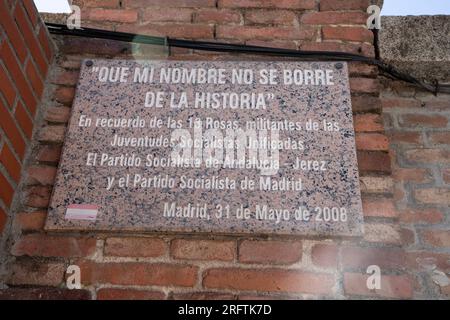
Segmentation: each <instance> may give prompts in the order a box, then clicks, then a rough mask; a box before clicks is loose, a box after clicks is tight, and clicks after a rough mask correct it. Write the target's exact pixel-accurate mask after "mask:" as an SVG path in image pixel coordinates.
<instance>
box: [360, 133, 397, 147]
mask: <svg viewBox="0 0 450 320" xmlns="http://www.w3.org/2000/svg"><path fill="white" fill-rule="evenodd" d="M355 142H356V149H357V150H369V151H388V150H389V140H388V138H387V137H386V136H385V135H384V134H380V133H357V134H356V137H355Z"/></svg>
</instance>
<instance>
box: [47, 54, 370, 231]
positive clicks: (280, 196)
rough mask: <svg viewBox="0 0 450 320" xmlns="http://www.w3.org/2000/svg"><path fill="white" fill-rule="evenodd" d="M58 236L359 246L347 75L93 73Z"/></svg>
mask: <svg viewBox="0 0 450 320" xmlns="http://www.w3.org/2000/svg"><path fill="white" fill-rule="evenodd" d="M119 68H122V69H119ZM145 68H147V69H145ZM117 70H121V72H122V82H114V80H115V75H116V73H115V71H117ZM143 70H147V71H149V78H148V79H147V81H144V83H140V82H139V78H135V77H134V76H135V74H141V72H143ZM151 70H153V74H152V73H151ZM168 74H170V75H171V78H170V81H169V82H170V83H166V82H167V81H166V78H165V77H164V75H168ZM183 74H184V78H183ZM205 74H206V78H205ZM244 74H246V75H247V76H248V77H249V78H247V80H248V81H244V79H246V78H245V76H243V77H242V78H240V75H244ZM269 74H272V81H270V83H267V81H268V75H269ZM294 74H295V75H296V81H295V82H293V83H291V82H290V81H289V79H293V75H294ZM151 75H153V77H152V76H151ZM178 75H181V76H182V77H181V78H180V79H181V80H179V81H178V78H177V76H178ZM109 76H110V77H109ZM119 76H120V74H119ZM117 79H120V77H119V78H117ZM142 79H143V78H141V81H142ZM161 80H162V81H161ZM193 81H194V82H195V83H187V82H193ZM205 82H206V83H205ZM158 92H162V93H161V94H160V95H161V97H162V98H161V99H160V106H159V107H157V106H155V105H154V104H153V105H152V104H151V102H152V99H151V97H153V96H155V97H157V96H158ZM184 97H185V98H186V100H183V98H184ZM208 97H209V98H208ZM208 99H209V100H208ZM155 101H156V100H155ZM118 119H119V120H118ZM116 120H118V121H116ZM314 127H316V128H314ZM189 138H191V139H192V140H189ZM118 141H120V143H121V144H122V145H121V146H118V145H117V142H118ZM244 141H245V143H247V145H244V144H240V143H242V142H244ZM189 142H194V143H196V144H195V145H194V147H192V148H191V146H190V145H189ZM213 142H214V143H215V144H212V143H213ZM123 144H125V145H123ZM160 144H162V145H160ZM249 145H251V147H252V148H253V149H248V148H246V146H247V147H248V146H249ZM138 159H139V160H140V161H138ZM176 159H178V162H176V161H175V160H176ZM237 160H246V161H244V162H238V161H237ZM251 160H254V162H251ZM183 161H184V162H183ZM264 165H266V166H268V167H264ZM108 184H110V187H108ZM46 229H47V230H99V231H138V232H146V231H149V232H152V231H154V232H183V233H198V232H210V233H218V234H255V235H258V234H260V235H274V234H279V235H307V236H316V235H317V236H360V235H361V234H362V232H363V215H362V208H361V196H360V189H359V178H358V167H357V161H356V151H355V140H354V129H353V119H352V108H351V98H350V89H349V81H348V70H347V65H346V63H336V62H267V61H265V62H243V61H240V62H237V61H234V62H229V61H228V62H223V61H222V62H217V61H199V62H184V61H131V60H90V61H84V62H83V66H82V70H81V73H80V79H79V83H78V86H77V92H76V97H75V101H74V105H73V107H72V115H71V120H70V123H69V127H68V130H67V135H66V139H65V143H64V148H63V155H62V159H61V162H60V166H59V169H58V174H57V178H56V182H55V187H54V191H53V195H52V199H51V204H50V208H49V212H48V218H47V222H46Z"/></svg>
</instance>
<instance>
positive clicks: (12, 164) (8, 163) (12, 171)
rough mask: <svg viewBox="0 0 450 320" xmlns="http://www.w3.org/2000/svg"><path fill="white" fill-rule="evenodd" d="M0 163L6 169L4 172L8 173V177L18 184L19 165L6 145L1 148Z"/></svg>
mask: <svg viewBox="0 0 450 320" xmlns="http://www.w3.org/2000/svg"><path fill="white" fill-rule="evenodd" d="M0 163H1V164H3V166H4V167H5V168H6V171H8V174H9V175H10V177H11V178H13V179H14V181H15V182H16V183H18V182H19V179H20V169H21V165H20V163H19V161H17V159H16V157H15V156H14V153H13V152H12V151H11V149H10V148H9V147H8V145H7V144H6V143H5V144H3V148H2V151H1V153H0Z"/></svg>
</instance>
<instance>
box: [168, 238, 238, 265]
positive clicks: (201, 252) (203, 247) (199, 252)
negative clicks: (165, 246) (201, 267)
mask: <svg viewBox="0 0 450 320" xmlns="http://www.w3.org/2000/svg"><path fill="white" fill-rule="evenodd" d="M235 246H236V244H235V242H234V241H220V240H185V239H175V240H173V241H172V243H171V245H170V252H171V255H172V256H173V257H174V258H176V259H189V260H221V261H231V260H233V259H234V256H235V251H236V249H235Z"/></svg>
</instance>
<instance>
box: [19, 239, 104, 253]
mask: <svg viewBox="0 0 450 320" xmlns="http://www.w3.org/2000/svg"><path fill="white" fill-rule="evenodd" d="M95 248H96V240H95V238H74V237H63V236H49V235H45V234H30V235H26V236H22V237H21V238H20V239H19V240H18V241H17V242H16V243H15V244H14V246H13V248H12V249H11V252H12V254H13V255H15V256H31V257H64V258H74V257H86V256H91V255H92V254H93V253H94V252H95Z"/></svg>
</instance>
